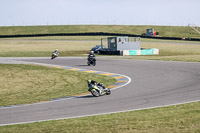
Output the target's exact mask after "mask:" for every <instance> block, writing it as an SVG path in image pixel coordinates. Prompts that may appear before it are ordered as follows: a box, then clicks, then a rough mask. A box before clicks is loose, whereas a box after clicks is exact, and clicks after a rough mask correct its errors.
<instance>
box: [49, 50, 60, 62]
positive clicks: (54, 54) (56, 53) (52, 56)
mask: <svg viewBox="0 0 200 133" xmlns="http://www.w3.org/2000/svg"><path fill="white" fill-rule="evenodd" d="M58 54H59V53H58V49H56V50H55V51H54V52H53V53H52V55H51V59H52V60H53V59H55V58H56V57H58Z"/></svg>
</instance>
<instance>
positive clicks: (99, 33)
mask: <svg viewBox="0 0 200 133" xmlns="http://www.w3.org/2000/svg"><path fill="white" fill-rule="evenodd" d="M45 36H128V37H141V38H151V39H165V40H186V41H200V38H182V37H159V36H145V35H135V34H123V33H107V32H85V33H55V34H26V35H0V38H17V37H45Z"/></svg>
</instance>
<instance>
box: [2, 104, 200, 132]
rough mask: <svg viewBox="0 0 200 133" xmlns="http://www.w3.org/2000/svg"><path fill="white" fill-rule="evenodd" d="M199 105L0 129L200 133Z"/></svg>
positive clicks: (10, 130) (12, 130) (16, 130)
mask: <svg viewBox="0 0 200 133" xmlns="http://www.w3.org/2000/svg"><path fill="white" fill-rule="evenodd" d="M199 125H200V102H194V103H189V104H183V105H176V106H168V107H163V108H154V109H146V110H139V111H130V112H124V113H115V114H107V115H101V116H90V117H83V118H75V119H66V120H56V121H46V122H36V123H30V124H22V125H10V126H3V127H0V132H1V133H21V132H23V133H31V132H37V133H55V132H56V133H85V132H87V133H94V132H95V133H102V132H105V133H133V132H145V133H146V132H148V133H174V132H175V133H178V132H181V133H182V132H184V133H189V132H190V133H198V132H200V126H199Z"/></svg>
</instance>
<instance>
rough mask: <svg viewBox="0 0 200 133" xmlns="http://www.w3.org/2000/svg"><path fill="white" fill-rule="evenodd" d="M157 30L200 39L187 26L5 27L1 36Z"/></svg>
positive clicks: (139, 33) (170, 35)
mask: <svg viewBox="0 0 200 133" xmlns="http://www.w3.org/2000/svg"><path fill="white" fill-rule="evenodd" d="M151 28H153V29H155V30H156V31H158V32H159V35H160V36H165V37H186V38H200V35H199V33H197V32H195V31H194V30H193V29H192V28H190V27H187V26H151V25H150V26H148V25H147V26H145V25H140V26H139V25H52V26H4V27H0V35H15V34H51V33H79V32H110V33H125V34H137V35H141V34H143V33H146V29H151Z"/></svg>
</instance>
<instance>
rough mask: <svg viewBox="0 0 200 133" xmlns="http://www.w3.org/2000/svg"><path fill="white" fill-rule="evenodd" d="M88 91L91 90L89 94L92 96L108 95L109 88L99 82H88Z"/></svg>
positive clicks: (109, 92)
mask: <svg viewBox="0 0 200 133" xmlns="http://www.w3.org/2000/svg"><path fill="white" fill-rule="evenodd" d="M88 88H89V89H88V91H89V92H91V94H92V95H93V96H94V97H99V96H103V95H110V94H111V91H110V89H109V88H105V86H104V85H102V84H101V85H100V84H92V83H89V84H88Z"/></svg>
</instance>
